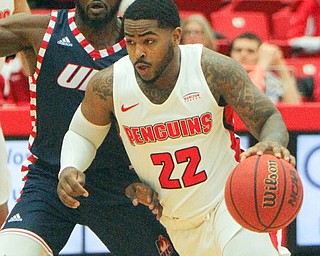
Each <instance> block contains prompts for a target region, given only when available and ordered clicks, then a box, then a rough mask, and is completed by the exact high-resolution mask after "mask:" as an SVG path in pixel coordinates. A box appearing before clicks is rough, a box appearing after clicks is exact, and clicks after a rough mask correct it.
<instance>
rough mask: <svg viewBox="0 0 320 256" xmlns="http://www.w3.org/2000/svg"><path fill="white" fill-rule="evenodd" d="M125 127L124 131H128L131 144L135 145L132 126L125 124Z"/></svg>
mask: <svg viewBox="0 0 320 256" xmlns="http://www.w3.org/2000/svg"><path fill="white" fill-rule="evenodd" d="M123 129H124V131H125V132H126V134H127V137H128V139H129V141H130V143H131V145H133V146H134V139H133V135H132V133H131V129H130V127H127V126H123Z"/></svg>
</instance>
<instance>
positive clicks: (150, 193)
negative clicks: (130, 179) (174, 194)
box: [125, 182, 162, 220]
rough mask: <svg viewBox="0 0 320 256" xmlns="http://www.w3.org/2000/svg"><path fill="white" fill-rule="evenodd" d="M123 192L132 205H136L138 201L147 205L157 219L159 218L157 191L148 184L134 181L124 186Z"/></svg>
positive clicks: (160, 206) (160, 212)
mask: <svg viewBox="0 0 320 256" xmlns="http://www.w3.org/2000/svg"><path fill="white" fill-rule="evenodd" d="M125 193H126V196H127V197H128V198H129V199H130V200H131V202H132V204H133V205H134V206H137V205H138V204H139V203H140V204H143V205H145V206H148V208H149V209H150V210H151V211H152V213H153V214H155V215H157V220H159V219H160V217H161V215H162V205H161V204H160V202H159V200H158V193H157V192H155V191H154V190H153V189H152V188H151V187H150V186H148V185H147V184H144V183H142V182H135V183H132V184H131V185H129V186H128V187H127V188H126V191H125Z"/></svg>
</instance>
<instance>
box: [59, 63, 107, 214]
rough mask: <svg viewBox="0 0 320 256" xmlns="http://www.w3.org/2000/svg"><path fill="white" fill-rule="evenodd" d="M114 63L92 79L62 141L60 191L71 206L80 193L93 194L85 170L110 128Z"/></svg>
mask: <svg viewBox="0 0 320 256" xmlns="http://www.w3.org/2000/svg"><path fill="white" fill-rule="evenodd" d="M112 72H113V69H112V66H110V67H108V68H107V69H104V70H102V71H100V72H98V73H97V74H96V75H95V76H93V78H92V79H91V80H90V82H89V84H88V86H87V89H86V94H85V98H84V100H83V102H82V103H81V105H80V106H79V108H78V109H77V111H76V113H75V114H74V116H73V118H72V121H71V123H70V126H69V130H68V131H67V133H66V135H65V137H64V139H63V144H62V150H61V170H60V173H59V183H58V187H57V193H58V196H59V198H60V200H61V201H62V202H63V203H64V204H65V205H66V206H68V207H70V208H77V207H78V206H79V205H80V202H79V201H78V200H77V199H76V197H79V196H85V197H87V196H89V193H88V191H87V190H86V189H85V188H84V185H85V180H86V177H85V174H84V171H85V170H86V169H87V168H88V167H89V166H90V164H91V163H92V161H93V159H94V157H95V154H96V151H97V149H98V148H99V146H100V145H101V143H102V142H103V140H104V138H105V137H106V135H107V134H108V132H109V129H110V125H111V113H112V111H113V99H112V83H113V74H112Z"/></svg>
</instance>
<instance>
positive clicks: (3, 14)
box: [0, 9, 11, 19]
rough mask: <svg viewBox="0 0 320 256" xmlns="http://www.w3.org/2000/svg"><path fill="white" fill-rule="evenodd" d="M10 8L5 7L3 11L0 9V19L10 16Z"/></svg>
mask: <svg viewBox="0 0 320 256" xmlns="http://www.w3.org/2000/svg"><path fill="white" fill-rule="evenodd" d="M10 14H11V13H10V10H9V9H5V10H3V11H0V19H4V18H6V17H8V16H10Z"/></svg>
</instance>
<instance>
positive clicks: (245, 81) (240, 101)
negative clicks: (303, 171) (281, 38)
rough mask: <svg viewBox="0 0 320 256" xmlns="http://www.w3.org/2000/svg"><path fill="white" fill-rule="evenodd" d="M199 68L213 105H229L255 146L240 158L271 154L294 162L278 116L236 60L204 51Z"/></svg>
mask: <svg viewBox="0 0 320 256" xmlns="http://www.w3.org/2000/svg"><path fill="white" fill-rule="evenodd" d="M202 67H203V70H204V74H205V75H206V78H207V82H208V85H209V87H210V90H211V92H212V94H213V96H214V97H215V99H216V101H217V102H226V103H227V104H229V105H230V106H231V107H232V108H233V109H234V110H235V112H236V113H237V114H238V116H239V117H240V118H241V120H242V121H243V122H244V124H245V125H246V126H247V128H248V130H249V131H250V132H251V134H252V135H253V136H254V137H255V138H256V139H257V140H258V141H259V143H258V144H256V145H255V146H253V147H252V148H250V149H249V150H247V151H246V152H244V153H243V154H242V155H241V158H242V159H244V158H246V157H248V156H250V155H254V154H262V153H271V154H274V155H276V156H278V157H282V158H284V159H286V160H287V161H289V162H291V161H294V159H293V157H292V156H291V155H290V152H289V150H288V149H287V148H286V147H287V144H288V140H289V135H288V131H287V128H286V126H285V124H284V122H283V119H282V116H281V114H280V112H279V111H278V109H277V108H276V107H275V105H274V104H273V103H272V102H271V101H270V99H269V98H268V97H267V96H266V95H265V94H264V93H263V92H261V90H259V89H258V88H257V87H256V86H254V84H253V83H252V82H251V80H250V78H249V76H248V75H247V72H246V71H245V70H244V69H243V67H242V66H241V65H240V64H239V63H237V62H236V61H234V60H232V59H231V58H228V57H226V56H223V55H220V54H217V53H214V52H212V51H209V50H206V49H204V52H203V58H202Z"/></svg>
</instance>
